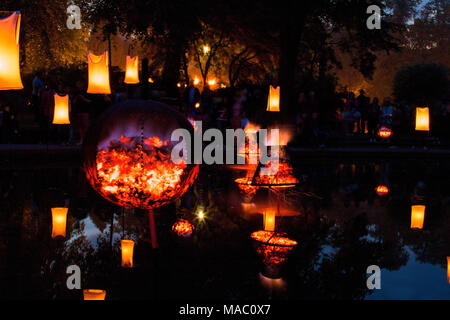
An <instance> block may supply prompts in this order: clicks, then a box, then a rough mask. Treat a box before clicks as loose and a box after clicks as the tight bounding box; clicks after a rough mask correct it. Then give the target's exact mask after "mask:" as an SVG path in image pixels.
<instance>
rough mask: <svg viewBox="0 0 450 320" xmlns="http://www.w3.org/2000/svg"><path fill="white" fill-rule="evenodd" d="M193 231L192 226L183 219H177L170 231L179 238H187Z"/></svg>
mask: <svg viewBox="0 0 450 320" xmlns="http://www.w3.org/2000/svg"><path fill="white" fill-rule="evenodd" d="M194 229H195V228H194V225H193V224H192V223H190V222H189V221H187V220H185V219H178V220H177V221H175V223H174V224H173V226H172V231H173V232H175V233H176V234H177V235H178V236H181V237H189V236H190V235H191V234H192V232H194Z"/></svg>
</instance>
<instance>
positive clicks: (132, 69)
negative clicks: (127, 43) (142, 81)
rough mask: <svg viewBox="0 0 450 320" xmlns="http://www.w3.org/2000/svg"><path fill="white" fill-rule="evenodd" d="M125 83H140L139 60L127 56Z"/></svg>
mask: <svg viewBox="0 0 450 320" xmlns="http://www.w3.org/2000/svg"><path fill="white" fill-rule="evenodd" d="M124 82H125V83H127V84H136V83H139V58H138V57H137V56H136V57H133V58H131V57H130V56H127V68H126V71H125V81H124Z"/></svg>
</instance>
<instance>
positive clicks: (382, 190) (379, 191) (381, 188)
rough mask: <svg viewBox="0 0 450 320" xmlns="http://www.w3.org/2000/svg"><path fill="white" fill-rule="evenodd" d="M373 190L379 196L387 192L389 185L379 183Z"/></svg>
mask: <svg viewBox="0 0 450 320" xmlns="http://www.w3.org/2000/svg"><path fill="white" fill-rule="evenodd" d="M375 191H376V193H377V194H378V195H379V196H384V195H387V194H388V193H389V187H388V186H385V185H379V186H377V187H376V188H375Z"/></svg>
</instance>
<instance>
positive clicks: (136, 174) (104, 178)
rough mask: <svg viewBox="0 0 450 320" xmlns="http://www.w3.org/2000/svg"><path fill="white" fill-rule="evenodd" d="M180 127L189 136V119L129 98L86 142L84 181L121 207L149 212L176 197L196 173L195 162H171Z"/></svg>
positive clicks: (161, 106)
mask: <svg viewBox="0 0 450 320" xmlns="http://www.w3.org/2000/svg"><path fill="white" fill-rule="evenodd" d="M179 128H183V129H186V130H187V131H188V132H190V134H191V135H193V133H194V129H193V128H192V125H191V124H190V123H189V121H187V120H186V119H185V118H184V117H183V116H182V115H181V114H179V113H178V112H176V111H175V110H173V109H171V108H170V107H167V106H166V105H164V104H161V103H157V102H153V101H137V100H133V101H126V102H123V103H120V104H118V105H115V106H113V107H111V108H110V109H108V110H107V111H106V112H105V113H104V114H103V115H102V116H101V117H100V119H99V121H98V123H97V125H94V126H92V129H91V131H90V132H89V133H88V135H87V138H86V140H85V144H84V156H85V161H84V169H85V172H86V176H87V178H88V181H89V182H90V183H91V185H92V186H93V188H94V189H95V190H96V191H97V192H98V193H100V194H101V195H102V196H103V197H104V198H106V199H107V200H109V201H111V202H113V203H115V204H118V205H120V206H123V207H125V208H132V207H135V208H141V209H152V208H156V207H159V206H162V205H164V204H167V203H169V202H172V201H174V200H176V199H178V198H179V197H181V196H182V195H183V194H184V193H185V192H186V191H187V189H188V188H189V187H190V186H191V185H192V183H193V182H194V180H195V178H196V177H197V174H198V170H199V166H198V164H188V163H186V162H185V161H184V160H182V159H180V161H178V162H177V163H175V162H173V161H172V157H171V153H172V149H173V147H174V144H173V143H172V141H171V135H172V132H173V131H174V130H175V129H179ZM180 143H181V144H182V143H183V142H180Z"/></svg>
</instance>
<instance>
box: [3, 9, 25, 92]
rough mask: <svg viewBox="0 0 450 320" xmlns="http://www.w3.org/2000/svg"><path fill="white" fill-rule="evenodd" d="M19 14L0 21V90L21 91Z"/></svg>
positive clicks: (17, 12)
mask: <svg viewBox="0 0 450 320" xmlns="http://www.w3.org/2000/svg"><path fill="white" fill-rule="evenodd" d="M19 34H20V12H19V11H16V12H14V13H13V14H11V15H10V16H9V17H7V18H4V19H0V90H17V89H23V84H22V79H21V78H20V65H19Z"/></svg>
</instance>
